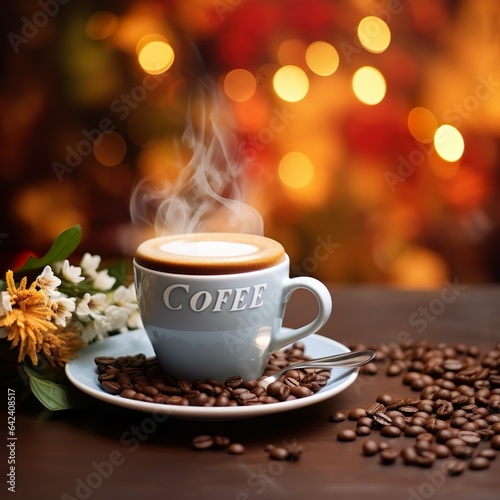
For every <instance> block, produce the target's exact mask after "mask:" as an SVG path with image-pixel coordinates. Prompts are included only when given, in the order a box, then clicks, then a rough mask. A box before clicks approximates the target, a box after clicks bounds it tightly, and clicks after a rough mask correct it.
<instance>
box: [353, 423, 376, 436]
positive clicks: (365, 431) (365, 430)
mask: <svg viewBox="0 0 500 500" xmlns="http://www.w3.org/2000/svg"><path fill="white" fill-rule="evenodd" d="M355 432H356V434H357V435H358V436H369V435H370V434H371V432H372V431H371V429H370V428H369V427H367V426H366V425H360V426H358V427H356V431H355Z"/></svg>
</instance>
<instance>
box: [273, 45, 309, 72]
mask: <svg viewBox="0 0 500 500" xmlns="http://www.w3.org/2000/svg"><path fill="white" fill-rule="evenodd" d="M305 51H306V46H305V44H304V42H303V41H302V40H298V39H296V38H292V39H290V40H285V41H284V42H283V43H282V44H281V45H280V46H279V49H278V61H279V62H280V64H281V65H283V66H285V65H286V64H300V63H301V62H303V61H304V53H305Z"/></svg>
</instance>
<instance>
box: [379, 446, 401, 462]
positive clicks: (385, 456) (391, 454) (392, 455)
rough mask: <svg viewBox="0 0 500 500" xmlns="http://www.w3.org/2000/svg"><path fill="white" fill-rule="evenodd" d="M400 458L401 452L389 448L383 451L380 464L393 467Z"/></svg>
mask: <svg viewBox="0 0 500 500" xmlns="http://www.w3.org/2000/svg"><path fill="white" fill-rule="evenodd" d="M398 457H399V452H398V451H397V450H394V449H392V448H387V449H386V450H382V451H381V452H380V463H382V464H383V465H391V464H393V463H394V462H395V461H396V460H397V458H398Z"/></svg>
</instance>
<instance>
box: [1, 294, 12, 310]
mask: <svg viewBox="0 0 500 500" xmlns="http://www.w3.org/2000/svg"><path fill="white" fill-rule="evenodd" d="M10 311H12V305H11V303H10V294H9V292H0V316H3V315H4V314H5V313H6V312H10Z"/></svg>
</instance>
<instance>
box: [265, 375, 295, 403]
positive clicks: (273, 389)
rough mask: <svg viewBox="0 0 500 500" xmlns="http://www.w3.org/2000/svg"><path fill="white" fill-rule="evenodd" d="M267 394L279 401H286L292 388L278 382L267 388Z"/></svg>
mask: <svg viewBox="0 0 500 500" xmlns="http://www.w3.org/2000/svg"><path fill="white" fill-rule="evenodd" d="M267 393H268V394H269V396H271V397H273V398H276V399H277V400H278V401H284V400H285V399H286V398H287V397H288V396H289V395H290V387H289V386H288V385H285V384H284V383H283V382H280V381H279V380H277V381H276V382H272V383H271V384H269V385H268V386H267Z"/></svg>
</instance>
